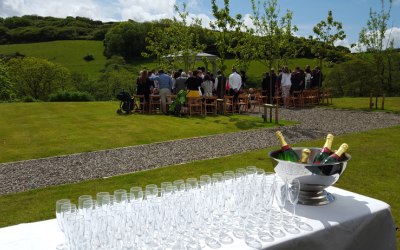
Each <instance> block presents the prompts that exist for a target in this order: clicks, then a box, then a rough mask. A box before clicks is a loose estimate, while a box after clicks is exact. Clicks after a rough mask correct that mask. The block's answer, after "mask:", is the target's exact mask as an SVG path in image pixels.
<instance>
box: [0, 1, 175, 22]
mask: <svg viewBox="0 0 400 250" xmlns="http://www.w3.org/2000/svg"><path fill="white" fill-rule="evenodd" d="M175 3H176V1H175V0H172V1H171V0H152V1H148V0H118V1H111V0H57V1H56V0H53V1H49V0H0V16H1V17H10V16H22V15H33V14H36V15H40V16H54V17H66V16H83V17H88V18H91V19H94V20H102V21H110V20H114V21H121V20H128V19H132V20H135V21H150V20H157V19H161V18H170V17H172V16H173V12H174V8H173V7H174V5H175Z"/></svg>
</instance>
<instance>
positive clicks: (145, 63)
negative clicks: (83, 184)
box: [0, 40, 330, 85]
mask: <svg viewBox="0 0 400 250" xmlns="http://www.w3.org/2000/svg"><path fill="white" fill-rule="evenodd" d="M103 49H104V47H103V42H101V41H86V40H73V41H54V42H42V43H29V44H11V45H0V54H12V53H16V52H19V53H21V54H23V55H25V56H31V57H39V58H45V59H47V60H49V61H51V62H54V63H58V64H60V65H63V66H65V67H66V68H68V69H69V70H71V71H72V72H79V73H83V74H88V76H89V78H90V79H93V80H94V79H96V78H97V77H98V76H99V75H100V74H101V72H100V70H101V69H102V68H103V67H104V64H105V62H106V57H105V56H104V55H103ZM86 55H93V57H94V59H95V60H93V61H90V62H86V61H85V60H84V59H83V57H84V56H86ZM226 63H227V66H228V69H230V68H232V66H233V64H234V59H228V60H226ZM316 63H317V61H316V60H314V59H306V58H296V59H292V60H290V61H289V65H288V66H289V67H290V68H292V69H293V68H295V67H296V66H299V67H302V68H304V67H305V66H306V65H310V66H311V67H314V66H315V65H316ZM197 66H203V63H202V62H197V63H196V67H197ZM156 67H157V65H156V63H155V62H154V61H152V60H148V59H141V58H139V59H137V60H136V61H133V62H130V63H129V68H130V69H131V71H132V73H134V74H137V71H138V70H139V69H142V68H146V69H154V68H156ZM266 70H267V67H266V66H265V65H264V64H263V63H261V62H259V61H253V62H252V63H251V64H250V67H249V70H248V71H247V77H248V79H249V80H248V81H249V82H251V83H252V85H254V84H257V85H258V84H260V83H261V79H262V75H263V74H264V73H265V72H266ZM323 71H324V73H325V74H327V73H329V71H330V69H329V68H325V69H324V70H323Z"/></svg>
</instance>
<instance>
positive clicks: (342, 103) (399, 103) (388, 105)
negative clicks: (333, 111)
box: [327, 97, 400, 113]
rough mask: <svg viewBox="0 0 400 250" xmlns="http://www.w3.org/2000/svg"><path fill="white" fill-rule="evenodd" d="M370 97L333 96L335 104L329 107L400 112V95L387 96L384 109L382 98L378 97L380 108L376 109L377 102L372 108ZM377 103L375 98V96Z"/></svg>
mask: <svg viewBox="0 0 400 250" xmlns="http://www.w3.org/2000/svg"><path fill="white" fill-rule="evenodd" d="M369 102H370V99H369V97H343V98H333V105H329V106H327V107H331V108H340V109H360V110H364V111H372V112H392V113H400V97H386V98H385V103H384V109H382V98H381V97H380V98H379V99H378V109H375V104H374V107H373V108H372V109H370V108H369ZM373 102H374V103H375V98H373Z"/></svg>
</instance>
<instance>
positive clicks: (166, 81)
mask: <svg viewBox="0 0 400 250" xmlns="http://www.w3.org/2000/svg"><path fill="white" fill-rule="evenodd" d="M154 80H156V81H158V86H159V93H160V97H161V111H162V112H163V113H164V114H166V113H167V95H171V93H172V78H171V76H169V75H167V74H165V73H164V70H162V69H161V70H159V71H158V76H156V77H155V78H154Z"/></svg>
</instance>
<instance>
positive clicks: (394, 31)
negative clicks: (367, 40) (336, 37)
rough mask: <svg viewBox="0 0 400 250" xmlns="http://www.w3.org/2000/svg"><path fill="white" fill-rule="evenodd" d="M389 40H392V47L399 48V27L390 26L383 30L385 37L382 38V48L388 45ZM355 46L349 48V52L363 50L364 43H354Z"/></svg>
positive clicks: (364, 48)
mask: <svg viewBox="0 0 400 250" xmlns="http://www.w3.org/2000/svg"><path fill="white" fill-rule="evenodd" d="M390 41H393V47H394V48H400V27H392V28H390V29H388V30H386V32H385V38H384V39H383V48H384V49H385V48H388V47H389V46H390ZM356 45H357V46H356V47H354V48H351V52H358V51H365V50H366V47H365V46H364V45H360V44H359V43H357V44H356Z"/></svg>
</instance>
